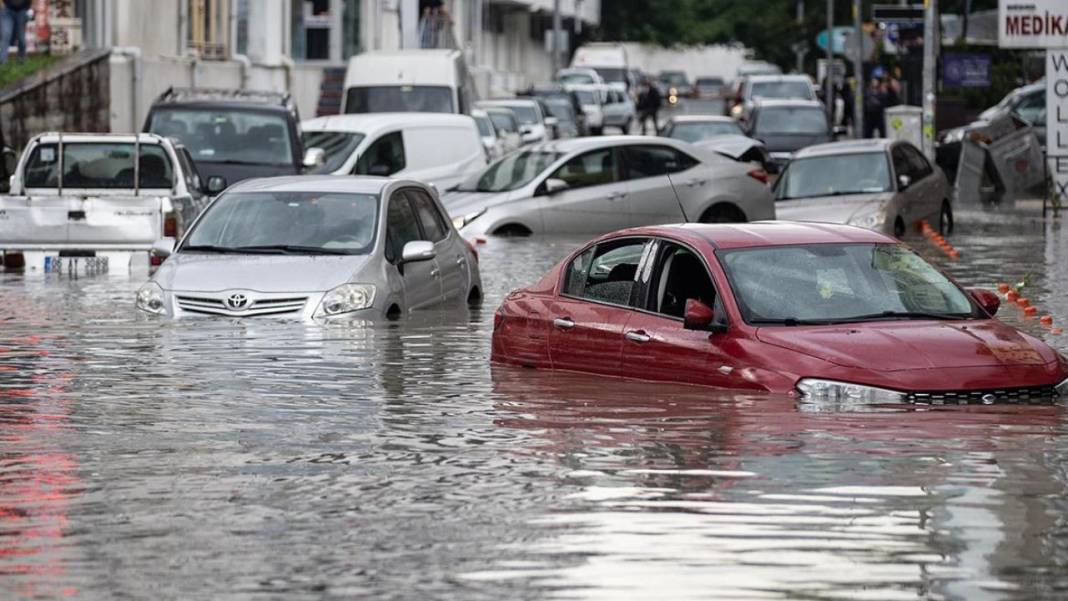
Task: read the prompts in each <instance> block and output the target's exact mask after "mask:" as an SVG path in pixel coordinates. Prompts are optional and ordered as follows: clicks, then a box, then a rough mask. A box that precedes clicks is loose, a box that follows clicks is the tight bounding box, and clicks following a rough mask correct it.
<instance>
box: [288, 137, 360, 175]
mask: <svg viewBox="0 0 1068 601" xmlns="http://www.w3.org/2000/svg"><path fill="white" fill-rule="evenodd" d="M365 137H366V136H365V135H364V134H358V133H355V132H347V131H305V132H304V134H303V135H302V136H301V139H302V140H304V148H305V149H308V148H322V149H323V150H325V151H326V162H325V163H323V164H322V165H320V166H319V167H316V168H314V169H312V170H311V173H333V172H335V171H337V170H338V169H341V166H342V165H344V164H345V161H347V160H348V159H349V157H350V156H352V153H353V151H354V150H356V147H357V146H359V145H360V142H362V141H363V139H364V138H365Z"/></svg>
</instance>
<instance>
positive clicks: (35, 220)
mask: <svg viewBox="0 0 1068 601" xmlns="http://www.w3.org/2000/svg"><path fill="white" fill-rule="evenodd" d="M69 202H70V199H68V198H66V197H60V196H39V197H31V196H0V246H2V247H4V248H18V247H19V246H20V245H25V244H30V245H33V244H62V243H65V242H66V241H67V223H68V215H67V214H68V212H69V208H68V205H69Z"/></svg>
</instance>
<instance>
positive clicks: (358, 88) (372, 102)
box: [341, 49, 478, 113]
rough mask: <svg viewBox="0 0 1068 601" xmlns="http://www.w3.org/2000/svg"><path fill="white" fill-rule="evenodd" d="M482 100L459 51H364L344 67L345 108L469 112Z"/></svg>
mask: <svg viewBox="0 0 1068 601" xmlns="http://www.w3.org/2000/svg"><path fill="white" fill-rule="evenodd" d="M476 100H478V91H477V88H476V87H475V83H474V80H473V79H472V78H471V74H470V72H469V71H468V70H467V64H466V63H465V61H464V56H463V52H461V51H460V50H438V49H426V50H424V49H411V50H396V51H375V52H361V53H359V54H356V55H355V56H353V57H352V58H351V59H349V65H348V69H347V70H346V72H345V98H344V102H343V104H342V110H341V112H343V113H397V112H418V113H467V112H468V111H470V110H471V104H472V103H473V102H474V101H476Z"/></svg>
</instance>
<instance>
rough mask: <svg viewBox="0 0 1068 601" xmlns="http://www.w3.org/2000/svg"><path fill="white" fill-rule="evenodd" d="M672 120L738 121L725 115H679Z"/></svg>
mask: <svg viewBox="0 0 1068 601" xmlns="http://www.w3.org/2000/svg"><path fill="white" fill-rule="evenodd" d="M670 121H671V122H672V123H738V122H737V121H735V120H734V117H725V116H723V115H677V116H675V117H672V118H671V119H670Z"/></svg>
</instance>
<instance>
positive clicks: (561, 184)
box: [545, 177, 571, 196]
mask: <svg viewBox="0 0 1068 601" xmlns="http://www.w3.org/2000/svg"><path fill="white" fill-rule="evenodd" d="M570 187H571V186H569V185H568V184H567V182H565V181H564V180H562V179H559V178H556V177H550V178H549V179H547V180H545V194H546V195H548V196H552V195H553V194H556V193H557V192H563V191H564V190H567V189H568V188H570Z"/></svg>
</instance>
